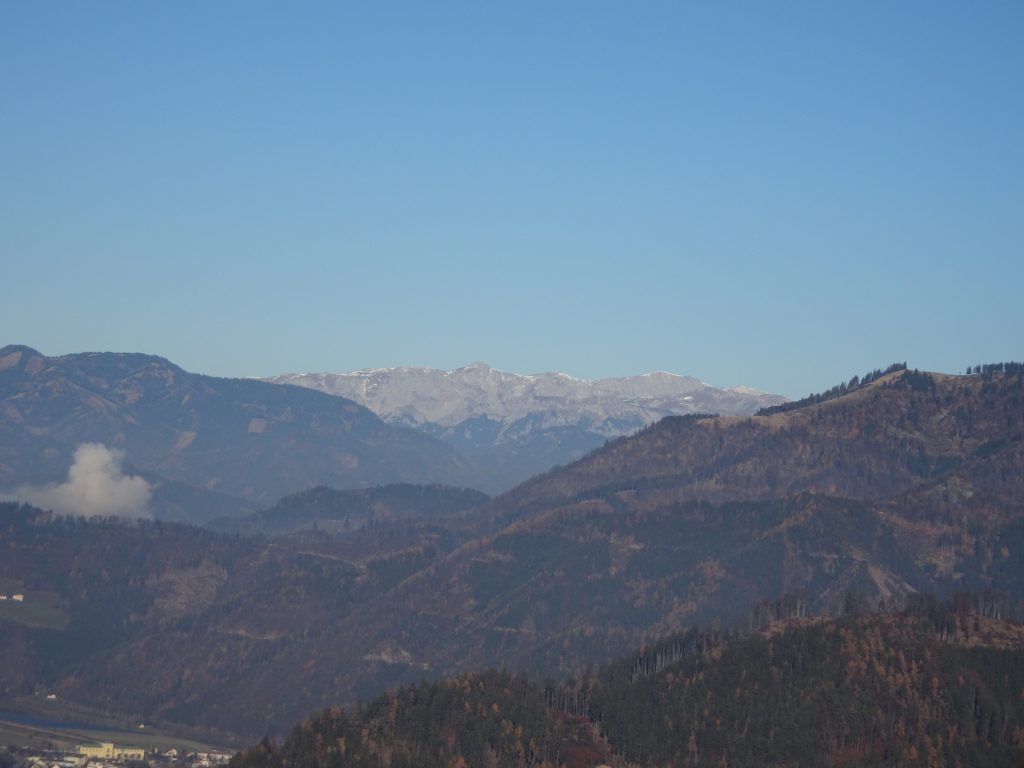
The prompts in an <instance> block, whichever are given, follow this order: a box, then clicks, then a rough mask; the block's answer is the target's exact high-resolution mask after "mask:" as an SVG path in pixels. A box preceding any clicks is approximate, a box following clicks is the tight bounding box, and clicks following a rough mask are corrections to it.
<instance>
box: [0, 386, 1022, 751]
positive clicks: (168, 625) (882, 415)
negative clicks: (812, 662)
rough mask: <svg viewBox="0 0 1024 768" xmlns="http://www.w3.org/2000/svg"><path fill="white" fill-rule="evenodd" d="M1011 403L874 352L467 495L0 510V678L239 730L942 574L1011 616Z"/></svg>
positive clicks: (402, 491)
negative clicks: (894, 364)
mask: <svg viewBox="0 0 1024 768" xmlns="http://www.w3.org/2000/svg"><path fill="white" fill-rule="evenodd" d="M313 394H315V393H313ZM1022 420H1024V386H1022V377H1021V374H1020V373H1019V372H1017V371H1014V370H1011V371H1009V372H1007V371H1006V369H1005V368H1004V369H1000V370H999V371H992V370H988V371H985V372H982V373H979V374H972V375H969V376H959V377H957V376H942V375H933V374H924V373H919V372H914V371H905V370H899V371H894V372H892V373H889V374H885V375H882V376H880V377H878V378H877V379H874V380H872V381H870V382H869V383H868V384H867V385H866V386H858V387H856V388H853V390H852V391H847V392H846V393H845V394H842V395H840V396H837V397H834V398H828V399H823V400H822V401H821V402H811V403H808V404H806V405H804V406H802V407H800V408H797V409H795V410H790V411H786V412H784V413H773V414H769V415H763V416H756V417H745V418H706V419H705V418H688V419H670V420H666V421H664V422H661V423H659V424H658V425H656V426H654V427H652V428H651V429H649V430H646V431H644V432H642V433H640V434H638V435H636V436H635V437H633V438H630V439H624V440H621V441H617V442H614V443H611V444H609V445H608V446H606V447H605V448H604V449H602V450H599V451H597V452H596V453H594V454H592V455H591V456H589V457H587V458H586V459H584V460H582V461H581V462H578V463H577V464H573V465H570V466H568V467H566V468H564V469H562V470H559V471H556V472H552V473H550V474H548V475H546V476H544V477H541V478H538V479H537V480H535V481H532V482H531V483H529V484H527V485H525V486H523V487H522V488H520V489H517V490H515V491H513V492H511V493H509V494H506V495H504V496H502V497H498V498H496V499H493V500H490V501H486V502H485V503H483V505H482V506H480V507H476V506H475V503H476V502H477V501H478V500H482V497H481V496H479V495H477V494H475V493H473V492H467V491H458V490H453V489H446V488H443V487H440V486H425V487H412V486H394V487H391V488H384V489H379V490H375V491H371V490H367V491H356V492H341V493H339V492H336V491H331V490H330V489H317V490H312V491H309V492H307V493H304V494H300V495H297V496H293V497H291V498H289V499H286V500H284V501H282V503H281V504H280V505H278V506H277V507H276V508H275V509H274V510H272V511H270V512H267V513H264V514H262V515H259V516H257V517H254V518H251V519H250V520H249V521H247V522H246V523H245V526H247V529H246V532H247V533H253V534H254V535H253V536H252V537H251V538H250V537H246V538H238V537H237V536H236V534H228V535H216V534H214V533H211V532H208V531H197V530H195V529H190V528H186V527H183V526H168V525H158V524H154V523H140V524H135V523H124V522H114V521H110V520H99V521H94V522H85V521H81V520H61V519H57V518H55V517H53V516H52V515H46V514H44V513H41V512H39V511H38V510H31V509H28V508H25V507H16V506H9V507H4V508H3V509H2V510H0V519H2V521H3V525H4V526H5V528H4V530H3V533H2V536H0V547H2V548H3V553H4V554H3V557H0V570H2V572H0V578H2V579H8V580H9V582H10V583H11V586H10V587H9V588H10V589H14V588H22V589H25V590H27V591H28V594H30V595H31V594H35V593H38V595H39V599H38V601H35V602H34V604H36V605H39V606H43V605H45V606H49V607H48V608H47V609H46V610H43V609H42V608H39V612H38V613H37V614H35V615H34V616H32V617H26V616H21V617H20V618H21V620H20V621H15V620H12V619H11V617H9V616H7V615H6V614H0V647H2V649H3V652H4V654H5V655H6V656H7V657H8V658H12V659H16V660H17V663H15V664H12V665H10V666H9V667H7V668H5V670H4V671H3V673H2V675H0V682H2V683H3V685H4V690H5V691H6V692H7V693H8V694H16V693H18V692H23V693H27V692H28V691H30V690H32V689H33V687H34V686H38V685H39V684H41V683H45V684H46V685H47V686H50V687H53V688H54V689H55V690H57V691H58V692H59V695H60V700H61V701H67V702H72V703H74V704H76V705H85V706H89V707H93V708H96V709H99V710H105V711H111V712H113V711H118V712H122V713H127V714H128V716H131V717H136V716H137V717H144V718H147V719H166V720H173V721H177V722H183V723H191V724H199V723H202V724H207V725H212V726H215V727H218V728H221V729H224V730H229V731H234V732H238V733H244V734H247V735H256V736H258V735H260V734H262V733H264V732H268V731H269V732H277V731H279V730H280V729H282V728H284V727H285V726H286V724H288V723H290V722H294V721H295V720H296V719H298V718H299V717H301V716H302V715H303V714H304V713H306V712H308V711H309V710H310V709H311V708H316V707H318V706H328V705H331V704H336V703H340V704H345V703H350V702H352V701H354V700H355V699H356V698H357V697H362V698H363V699H370V698H372V697H373V696H375V695H377V694H379V693H381V692H382V691H384V690H386V689H387V688H388V687H390V686H394V685H402V684H408V683H411V682H415V681H418V680H421V679H424V678H428V679H440V678H443V677H447V676H450V675H455V674H460V673H464V672H471V671H474V670H479V669H484V668H487V667H493V666H502V665H504V666H506V667H507V668H508V669H509V670H511V671H520V672H526V673H529V674H531V675H534V676H550V677H552V678H554V679H559V678H563V677H566V676H570V675H575V674H579V673H581V672H582V671H583V670H585V669H586V668H588V666H592V665H594V664H596V663H603V662H605V661H607V659H609V658H614V657H616V656H619V655H622V654H624V653H627V652H629V650H630V649H631V648H636V647H640V646H642V645H644V644H645V643H649V642H651V641H652V640H654V639H657V638H661V637H665V636H667V635H671V634H672V633H675V632H679V631H683V630H687V629H689V628H692V627H707V626H715V625H717V626H719V627H720V628H721V629H722V630H723V631H725V630H728V629H730V628H732V627H735V626H742V627H747V626H749V625H750V622H751V617H752V616H753V617H754V618H753V621H754V623H755V624H756V623H761V622H763V621H764V620H765V618H766V617H767V618H773V617H778V616H796V617H811V616H827V615H832V616H835V615H838V614H840V613H842V612H844V611H846V610H848V609H849V607H850V606H854V607H860V608H862V609H868V610H876V609H878V608H885V609H892V608H898V607H900V606H902V605H904V604H905V603H906V602H907V601H908V600H911V599H913V597H914V595H915V594H917V593H919V592H928V591H933V592H936V593H940V594H946V593H952V592H955V591H961V590H970V591H972V592H975V593H978V594H984V593H987V592H988V593H992V594H1000V595H1002V596H1003V597H1002V598H1000V599H1001V600H1003V601H1004V603H1005V605H1006V606H1008V607H1009V609H1013V610H1016V609H1017V607H1019V605H1020V601H1021V599H1022V598H1024V557H1022V556H1021V554H1022V553H1024V504H1022V501H1021V499H1024V487H1022V483H1024V480H1022V478H1024V449H1022V434H1024V433H1022ZM445 510H448V511H445ZM228 527H230V526H228ZM234 530H236V531H241V530H242V528H241V527H238V528H235V529H234ZM268 534H273V535H268ZM773 606H774V607H773ZM794 606H796V607H794ZM5 610H7V611H9V610H11V609H5ZM71 646H74V647H73V648H72V647H71ZM65 647H67V648H69V650H67V651H65V650H64V649H65ZM125 680H130V681H132V684H131V685H130V686H127V687H126V686H125V684H124V681H125Z"/></svg>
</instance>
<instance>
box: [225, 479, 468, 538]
mask: <svg viewBox="0 0 1024 768" xmlns="http://www.w3.org/2000/svg"><path fill="white" fill-rule="evenodd" d="M487 498H488V497H487V496H486V495H485V494H483V493H480V492H479V491H473V490H469V489H467V488H450V487H447V486H440V485H432V486H427V485H412V484H408V483H401V484H395V485H381V486H376V487H374V488H356V489H351V490H341V491H339V490H336V489H334V488H328V487H325V486H319V487H317V488H311V489H310V490H308V491H302V492H301V493H296V494H292V495H290V496H285V497H284V498H283V499H281V500H280V501H278V502H277V504H275V505H274V506H273V507H270V508H269V509H265V510H262V511H260V512H255V513H253V514H251V515H247V516H244V517H239V516H231V517H227V518H221V519H219V520H214V521H211V522H210V523H208V524H207V525H206V527H207V528H210V529H211V530H216V531H223V532H225V533H241V534H243V535H249V536H252V535H275V536H276V535H281V534H286V533H294V532H296V531H301V530H307V529H314V530H317V531H343V532H344V531H353V530H355V529H358V528H360V527H363V526H368V525H380V524H382V523H394V522H399V521H402V520H416V521H419V522H424V521H427V520H430V519H431V518H438V517H444V516H446V515H452V514H457V513H459V512H465V511H466V510H469V509H473V508H474V507H479V506H481V505H482V504H484V503H485V502H486V501H487Z"/></svg>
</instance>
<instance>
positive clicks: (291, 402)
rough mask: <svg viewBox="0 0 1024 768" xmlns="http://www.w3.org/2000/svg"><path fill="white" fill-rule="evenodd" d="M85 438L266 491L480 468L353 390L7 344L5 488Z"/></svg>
mask: <svg viewBox="0 0 1024 768" xmlns="http://www.w3.org/2000/svg"><path fill="white" fill-rule="evenodd" d="M83 442H96V443H103V444H105V445H107V446H109V447H110V448H116V449H118V450H121V451H123V453H124V459H125V462H126V463H127V464H128V465H130V466H131V467H133V468H134V469H135V470H137V471H140V472H143V473H153V474H155V475H157V476H159V477H162V478H166V479H168V480H171V481H179V482H182V483H187V484H189V485H191V486H194V487H195V488H197V489H201V490H205V491H217V492H219V493H222V494H229V495H231V496H236V497H241V498H243V499H247V500H249V501H250V502H261V503H266V502H273V501H276V500H277V499H279V498H280V497H282V496H284V495H286V494H289V493H294V492H296V491H301V490H305V489H308V488H312V487H314V486H317V485H324V484H330V485H333V486H335V487H340V488H346V487H348V488H351V487H358V486H369V485H378V484H383V483H393V482H426V483H445V484H448V485H468V484H469V483H470V482H472V481H473V480H474V479H475V477H476V472H475V470H474V468H473V467H472V466H471V465H470V464H469V463H468V462H466V461H465V460H464V459H463V458H462V457H460V456H459V455H458V454H457V453H456V452H455V451H454V450H452V448H451V447H450V446H448V445H446V444H444V443H442V442H440V441H438V440H435V439H433V438H430V437H428V436H426V435H424V434H422V433H420V432H416V431H414V430H410V429H403V428H401V427H398V426H393V425H389V424H385V423H384V422H383V421H381V419H380V418H378V417H377V416H375V415H374V414H373V413H372V412H371V411H369V410H368V409H366V408H364V407H363V406H361V405H358V404H356V403H354V402H352V401H351V400H345V399H342V398H339V397H329V396H327V395H324V394H323V393H320V392H314V391H311V390H305V389H299V388H294V387H279V386H274V385H272V384H268V383H266V382H262V381H255V380H252V379H226V378H217V377H213V376H203V375H200V374H195V373H190V372H188V371H185V370H183V369H182V368H180V367H179V366H177V365H174V364H173V363H171V362H170V361H168V360H165V359H164V358H162V357H156V356H154V355H144V354H134V353H133V354H121V353H112V352H98V353H82V354H72V355H63V356H59V357H47V356H46V355H43V354H41V353H40V352H38V351H36V350H34V349H31V348H30V347H25V346H6V347H3V348H0V489H2V490H10V489H13V488H14V487H15V486H17V485H19V484H22V483H27V482H38V481H40V480H53V479H58V478H60V477H61V476H62V475H63V474H64V473H66V472H67V469H68V466H69V464H70V458H71V454H72V453H73V452H74V450H75V448H76V447H77V446H78V445H79V444H81V443H83ZM189 503H190V504H191V503H193V502H189ZM225 513H226V512H225ZM211 516H212V515H211V514H209V513H204V517H206V518H209V517H211ZM183 517H184V516H183V515H182V514H176V515H175V519H183Z"/></svg>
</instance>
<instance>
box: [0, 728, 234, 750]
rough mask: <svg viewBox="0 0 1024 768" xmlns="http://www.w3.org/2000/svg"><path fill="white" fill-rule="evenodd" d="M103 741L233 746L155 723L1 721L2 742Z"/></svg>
mask: <svg viewBox="0 0 1024 768" xmlns="http://www.w3.org/2000/svg"><path fill="white" fill-rule="evenodd" d="M101 741H112V742H114V743H115V744H117V745H118V746H127V747H142V748H143V749H145V750H146V751H147V752H148V751H150V750H153V749H159V750H160V751H161V752H163V751H166V750H168V749H170V748H171V747H174V748H176V749H179V750H181V749H184V750H188V751H189V752H208V751H210V750H211V749H230V747H224V746H223V745H219V744H210V743H208V742H203V741H196V740H195V739H187V738H183V737H181V736H175V735H174V734H172V733H166V732H163V731H161V730H159V729H156V728H152V727H147V728H146V729H144V730H143V729H139V730H138V731H131V732H128V733H126V732H125V731H121V730H112V731H108V730H103V729H102V728H95V729H92V728H54V727H49V726H47V727H43V726H38V725H25V724H22V723H10V722H6V721H0V745H14V746H18V747H38V748H40V749H43V748H53V749H63V750H69V751H71V750H74V749H75V747H77V746H78V745H79V744H94V743H98V742H101Z"/></svg>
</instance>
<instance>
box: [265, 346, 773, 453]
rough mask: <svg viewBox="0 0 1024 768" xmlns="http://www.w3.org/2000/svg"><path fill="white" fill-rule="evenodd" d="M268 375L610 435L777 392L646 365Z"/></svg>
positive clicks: (371, 404)
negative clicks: (634, 371)
mask: <svg viewBox="0 0 1024 768" xmlns="http://www.w3.org/2000/svg"><path fill="white" fill-rule="evenodd" d="M270 381H273V382H276V383H282V384H297V385H299V386H305V387H311V388H313V389H318V390H321V391H324V392H327V393H329V394H333V395H340V396H342V397H347V398H350V399H352V400H355V401H356V402H358V403H360V404H361V405H365V406H366V407H367V408H369V409H370V410H372V411H374V412H375V413H377V414H378V415H379V416H381V417H382V418H384V419H386V420H389V421H392V422H397V423H402V424H406V425H408V426H414V427H418V426H423V425H426V424H435V425H439V426H442V427H453V426H455V425H457V424H460V423H462V422H464V421H466V420H468V419H476V418H479V417H486V418H488V419H491V420H494V421H497V422H499V423H501V424H505V425H510V424H513V423H515V422H517V421H519V420H521V419H524V418H527V417H531V418H539V419H540V420H541V426H544V427H553V426H565V425H574V426H578V425H581V424H585V425H587V426H588V429H590V430H591V431H595V432H597V433H599V434H602V435H604V436H606V437H612V436H615V435H618V434H623V433H625V432H628V431H632V430H634V429H637V428H639V427H642V426H644V425H645V424H649V423H651V422H653V421H656V420H658V419H660V418H662V417H663V416H667V415H672V414H686V413H696V412H702V413H725V414H749V413H753V412H755V411H756V410H758V409H759V408H761V407H763V406H765V405H771V404H775V403H779V402H784V401H785V398H782V397H778V396H775V395H767V394H765V393H762V392H758V391H757V390H753V389H749V388H740V387H737V388H732V389H719V388H716V387H711V386H709V385H707V384H705V383H704V382H702V381H701V380H700V379H697V378H694V377H692V376H681V375H679V374H675V373H669V372H667V371H654V372H651V373H646V374H642V375H639V376H628V377H621V378H607V379H577V378H574V377H573V376H570V375H569V374H566V373H559V372H555V373H538V374H530V375H524V374H519V373H511V372H507V371H501V370H498V369H496V368H492V367H491V366H490V365H488V364H487V363H483V362H475V363H471V364H469V365H467V366H464V367H462V368H456V369H454V370H450V371H444V370H440V369H436V368H412V367H409V368H370V369H362V370H358V371H353V372H352V373H337V374H331V373H323V374H282V375H281V376H276V377H274V378H272V379H270Z"/></svg>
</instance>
